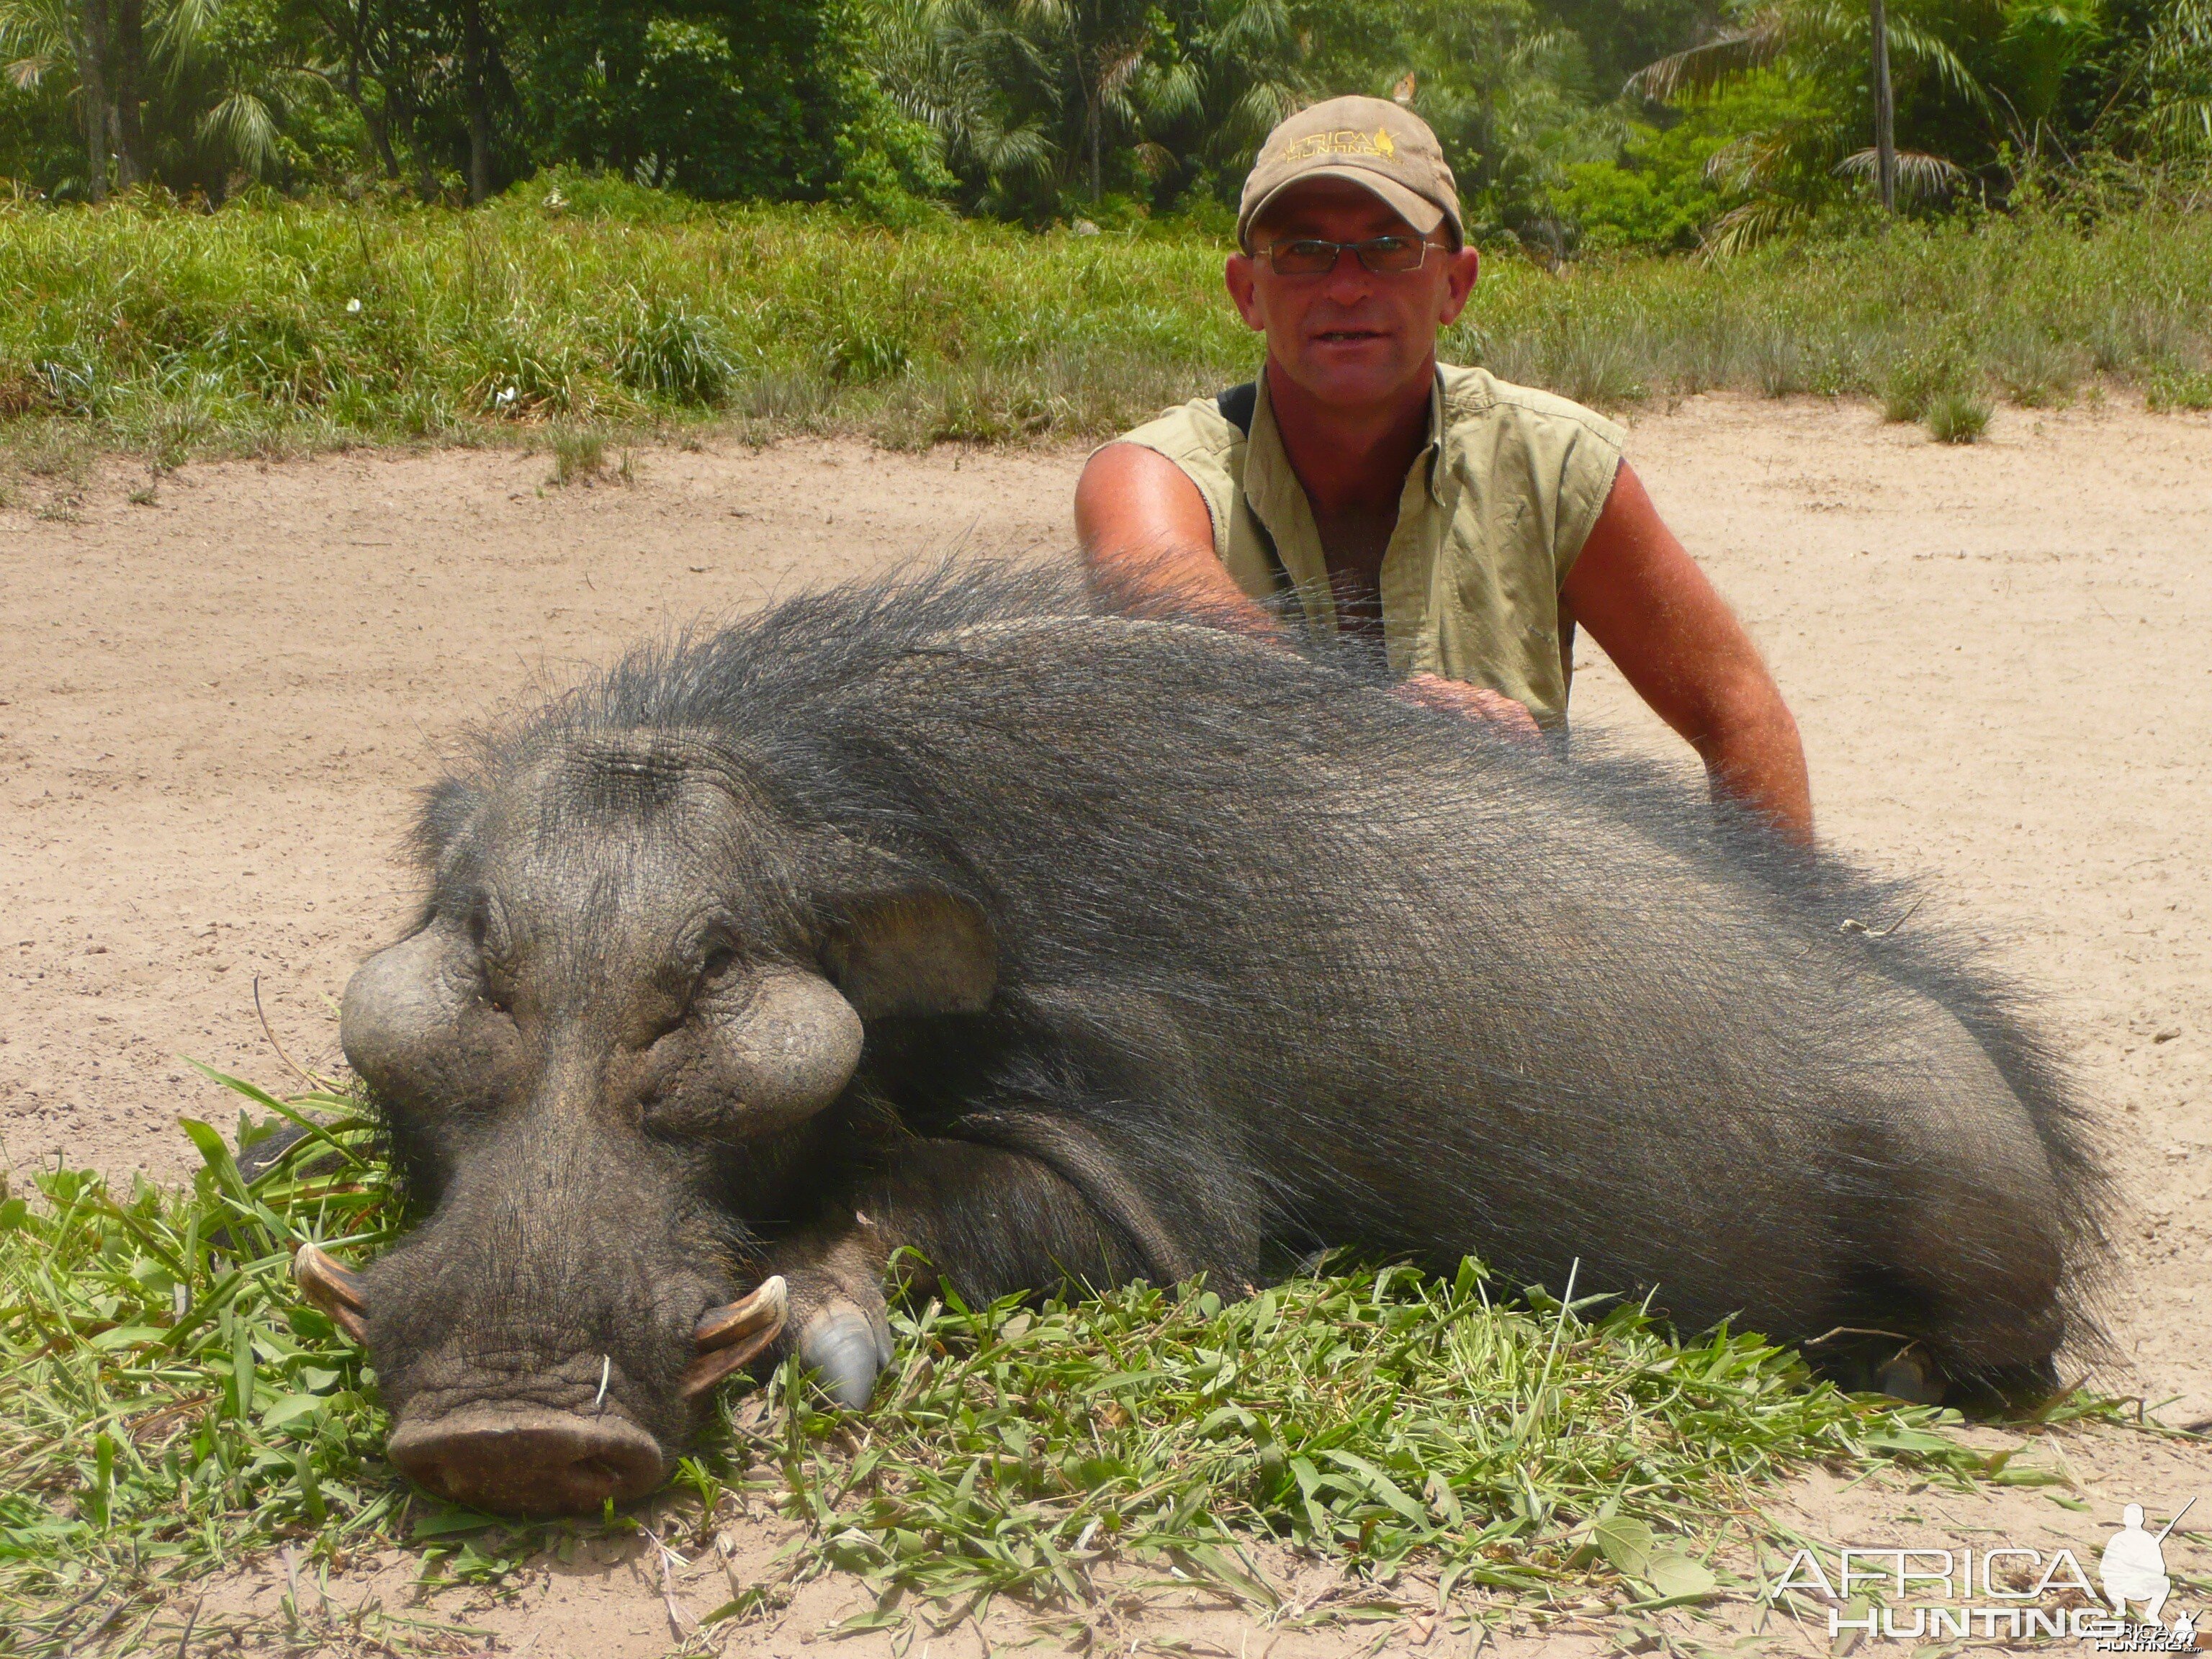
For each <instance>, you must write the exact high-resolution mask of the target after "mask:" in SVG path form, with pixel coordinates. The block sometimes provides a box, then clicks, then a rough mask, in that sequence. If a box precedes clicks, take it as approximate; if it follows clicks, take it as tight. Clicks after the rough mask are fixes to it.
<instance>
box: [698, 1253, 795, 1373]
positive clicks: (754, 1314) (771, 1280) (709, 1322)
mask: <svg viewBox="0 0 2212 1659" xmlns="http://www.w3.org/2000/svg"><path fill="white" fill-rule="evenodd" d="M790 1310H791V1297H790V1294H789V1292H788V1291H787V1290H786V1289H785V1288H784V1283H783V1275H782V1274H781V1273H771V1274H769V1276H768V1277H767V1278H766V1279H763V1280H761V1282H760V1287H759V1288H758V1289H757V1290H756V1291H754V1292H753V1293H752V1294H751V1295H750V1296H748V1297H744V1298H743V1299H742V1300H739V1301H736V1302H732V1303H731V1304H728V1305H727V1306H726V1307H720V1308H709V1309H708V1310H707V1311H706V1312H705V1313H702V1314H701V1315H700V1316H699V1323H698V1325H697V1326H696V1328H694V1329H693V1331H692V1333H691V1340H692V1343H693V1345H694V1346H696V1347H697V1349H698V1350H699V1352H701V1353H712V1352H714V1350H715V1349H717V1348H726V1347H728V1346H730V1345H731V1344H732V1343H733V1342H741V1341H743V1340H744V1339H745V1338H746V1337H749V1336H750V1335H751V1334H753V1333H754V1332H756V1331H758V1330H762V1329H763V1328H765V1329H766V1330H767V1332H768V1334H769V1335H770V1336H774V1335H775V1334H776V1332H778V1331H780V1330H781V1329H782V1328H783V1320H784V1316H785V1315H786V1314H787V1313H788V1312H790Z"/></svg>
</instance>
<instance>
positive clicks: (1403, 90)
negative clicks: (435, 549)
mask: <svg viewBox="0 0 2212 1659" xmlns="http://www.w3.org/2000/svg"><path fill="white" fill-rule="evenodd" d="M1872 11H1873V7H1872V5H1871V4H1870V3H1869V0H1365V3H1361V4H1352V3H1348V0H601V3H584V0H0V180H11V181H13V184H14V187H15V190H16V191H17V192H18V193H19V194H22V193H36V194H38V195H40V196H44V197H49V198H60V199H82V198H91V199H99V198H100V197H104V196H105V195H106V194H107V193H108V192H110V191H116V190H129V189H131V188H132V187H134V186H153V187H157V188H158V189H161V190H163V191H168V192H172V193H174V194H176V195H178V196H179V197H185V198H187V199H191V198H195V197H197V198H204V200H206V201H207V202H210V203H220V202H221V201H222V200H223V199H224V198H226V197H229V196H233V195H235V194H236V193H238V192H239V191H241V190H244V189H246V188H248V187H249V186H252V185H265V186H269V187H273V188H274V189H276V190H278V191H283V192H284V193H287V194H298V193H301V192H305V191H335V192H339V193H343V194H345V195H348V196H351V197H360V196H362V195H363V194H368V193H381V194H384V195H387V196H392V197H412V198H419V199H422V200H425V201H439V202H447V203H460V202H468V203H475V202H480V201H483V200H484V199H486V198H487V197H490V196H493V195H495V194H497V193H499V192H501V191H503V190H505V189H506V188H507V187H508V186H510V185H513V184H514V183H516V182H518V181H520V180H522V179H528V178H532V177H534V176H536V175H538V174H539V173H542V172H544V170H545V169H546V168H548V167H553V166H556V165H562V164H565V165H566V166H568V167H575V168H582V169H585V170H586V171H592V172H598V173H611V174H615V175H619V176H622V177H623V178H624V179H628V180H635V181H636V182H638V183H641V184H644V185H648V186H653V187H665V188H672V189H673V190H675V191H680V192H682V193H683V194H684V195H687V196H690V197H698V198H706V199H728V198H744V199H797V200H817V199H822V198H825V197H826V198H829V199H833V200H842V201H844V202H846V203H848V204H851V205H853V206H854V207H855V208H857V209H859V210H860V211H862V212H863V213H865V214H867V215H869V216H872V217H874V218H876V219H878V220H879V221H882V222H889V223H890V224H893V225H895V226H901V227H909V226H913V225H915V224H918V223H921V222H926V221H927V219H929V218H931V217H934V216H943V215H944V214H945V213H946V212H948V211H958V212H963V213H970V214H981V215H985V216H994V217H1000V218H1005V219H1010V220H1014V221H1018V222H1026V223H1029V224H1031V225H1042V224H1047V223H1050V222H1062V223H1067V224H1078V225H1080V224H1095V225H1098V226H1101V227H1103V228H1107V229H1109V230H1110V229H1115V228H1128V227H1131V226H1133V225H1136V224H1139V223H1140V222H1146V221H1150V220H1153V219H1158V218H1160V217H1164V216H1176V217H1180V218H1183V219H1186V220H1192V221H1195V222H1196V226H1197V228H1215V229H1218V227H1219V226H1220V224H1221V223H1222V222H1223V219H1224V216H1225V214H1226V212H1227V211H1228V209H1227V206H1226V204H1229V203H1231V202H1232V201H1233V199H1234V196H1235V192H1236V190H1237V185H1238V182H1239V181H1240V179H1241V178H1242V176H1243V172H1244V169H1245V167H1247V165H1248V164H1249V158H1250V156H1251V155H1252V152H1253V149H1254V148H1255V145H1256V143H1257V142H1258V140H1259V138H1260V137H1261V135H1262V134H1264V132H1265V131H1267V128H1268V126H1269V125H1271V124H1272V123H1273V122H1274V121H1275V120H1276V119H1278V118H1280V117H1281V116H1282V115H1283V114H1285V112H1288V111H1290V110H1291V109H1293V108H1295V107H1297V106H1299V105H1301V104H1302V103H1304V102H1307V101H1310V100H1313V99H1316V98H1318V97H1322V96H1326V95H1330V94H1336V93H1340V92H1346V91H1364V92H1370V93H1375V94H1383V95H1392V96H1395V97H1398V98H1399V99H1401V100H1404V101H1406V102H1407V103H1409V104H1410V105H1411V106H1413V108H1414V109H1416V110H1417V111H1418V112H1420V113H1421V114H1422V115H1424V116H1425V117H1426V118H1427V119H1428V120H1429V121H1430V122H1431V124H1432V125H1434V126H1435V127H1436V128H1437V131H1438V133H1439V134H1440V135H1441V137H1443V142H1444V144H1445V146H1446V149H1447V151H1448V153H1449V155H1450V157H1451V160H1452V161H1453V164H1454V166H1455V168H1456V169H1457V171H1458V173H1459V177H1460V179H1461V183H1462V191H1463V192H1464V194H1465V196H1466V198H1467V203H1468V217H1469V221H1470V224H1471V225H1472V226H1474V227H1475V228H1476V229H1477V234H1479V235H1480V236H1481V237H1482V238H1483V239H1484V240H1486V241H1489V242H1492V243H1493V244H1495V243H1498V242H1501V241H1506V240H1517V241H1519V242H1521V243H1522V244H1523V245H1525V246H1528V247H1529V248H1531V249H1532V250H1534V251H1536V252H1539V253H1540V254H1541V256H1543V257H1545V258H1559V257H1564V256H1568V255H1571V254H1574V253H1577V252H1583V251H1588V250H1592V249H1600V250H1601V249H1605V248H1608V247H1620V246H1641V247H1650V248H1661V249H1663V248H1674V247H1689V246H1696V245H1698V244H1699V242H1700V241H1704V242H1706V243H1709V244H1717V245H1718V246H1722V247H1723V248H1727V247H1733V246H1741V245H1742V244H1744V243H1747V242H1749V241H1751V240H1758V239H1759V238H1760V237H1761V236H1763V235H1765V234H1769V233H1771V232H1772V231H1774V230H1776V229H1778V228H1785V227H1788V226H1790V225H1791V224H1793V223H1796V222H1800V221H1802V220H1805V219H1808V218H1811V217H1814V216H1820V215H1821V214H1824V213H1829V214H1832V213H1834V212H1837V211H1842V212H1844V213H1846V214H1848V213H1849V212H1850V211H1851V210H1852V209H1853V206H1854V204H1863V200H1864V198H1866V197H1868V196H1869V193H1870V185H1869V173H1871V171H1872V167H1873V163H1872V160H1871V155H1872V152H1871V151H1870V150H1869V145H1870V143H1872V130H1873V129H1872V122H1873V116H1872V107H1873V105H1872V91H1871V82H1870V74H1869V64H1870V61H1871V53H1870V40H1871V17H1872ZM1887 40H1888V51H1889V57H1890V61H1891V63H1892V64H1893V76H1894V82H1895V96H1896V109H1897V117H1896V122H1897V126H1896V131H1897V145H1898V149H1899V188H1900V197H1901V201H1900V205H1901V206H1902V207H1903V208H1904V209H1905V210H1906V211H1910V212H1917V213H1921V214H1923V215H1928V214H1935V213H1942V212H1948V211H1955V210H1958V209H1960V207H1962V206H1964V207H1968V208H1971V209H1973V210H1979V209H1980V208H1982V207H1984V206H1999V207H2002V206H2004V205H2007V204H2010V203H2012V202H2013V201H2015V199H2017V198H2019V197H2021V195H2022V194H2023V192H2025V193H2026V194H2027V195H2028V196H2029V197H2034V196H2036V195H2037V194H2038V193H2039V192H2043V191H2047V190H2048V189H2049V188H2050V187H2051V185H2052V183H2053V181H2054V180H2057V181H2063V180H2065V179H2069V178H2070V177H2073V176H2075V175H2078V174H2079V173H2081V171H2082V170H2083V169H2084V168H2087V169H2088V170H2090V171H2092V172H2093V171H2095V170H2097V169H2099V168H2101V167H2109V166H2112V165H2118V166H2122V167H2142V166H2144V165H2147V164H2148V165H2150V166H2153V167H2166V166H2172V165H2175V164H2179V165H2180V166H2182V167H2197V166H2201V165H2203V164H2204V163H2205V162H2206V161H2208V160H2212V0H1888V4H1887Z"/></svg>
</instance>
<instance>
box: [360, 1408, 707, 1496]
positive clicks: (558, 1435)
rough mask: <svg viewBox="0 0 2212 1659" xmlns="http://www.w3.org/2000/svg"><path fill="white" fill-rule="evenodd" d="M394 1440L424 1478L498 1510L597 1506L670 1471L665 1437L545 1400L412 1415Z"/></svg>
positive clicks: (391, 1448) (402, 1462) (638, 1492)
mask: <svg viewBox="0 0 2212 1659" xmlns="http://www.w3.org/2000/svg"><path fill="white" fill-rule="evenodd" d="M385 1449H386V1453H387V1454H388V1455H390V1457H391V1459H392V1462H393V1463H395V1464H396V1465H398V1468H399V1470H400V1472H401V1473H402V1474H405V1475H406V1476H407V1477H408V1478H409V1479H410V1480H413V1481H415V1482H416V1484H417V1485H419V1486H425V1487H428V1489H429V1490H430V1491H432V1492H436V1493H437V1494H438V1495H439V1496H440V1497H441V1498H452V1499H453V1501H454V1502H455V1503H458V1504H468V1505H470V1506H471V1508H474V1509H479V1510H487V1511H489V1513H491V1514H494V1515H587V1514H592V1515H595V1514H597V1513H598V1512H599V1510H600V1509H601V1508H602V1507H604V1506H605V1504H606V1502H607V1500H608V1499H609V1498H612V1499H613V1500H614V1501H615V1502H616V1503H617V1504H624V1503H628V1502H629V1500H630V1499H631V1498H642V1497H643V1496H645V1494H646V1493H647V1492H651V1491H652V1490H653V1488H654V1487H655V1486H659V1484H660V1482H661V1479H662V1477H663V1475H664V1474H665V1469H664V1468H663V1466H662V1463H661V1459H660V1447H659V1443H658V1442H656V1441H655V1440H654V1439H653V1437H652V1436H651V1435H649V1434H647V1432H646V1431H644V1430H643V1429H641V1428H639V1427H638V1426H637V1425H635V1424H634V1423H630V1422H627V1421H625V1420H624V1419H621V1418H617V1417H611V1416H608V1417H580V1416H578V1415H576V1414H575V1413H572V1412H562V1411H552V1410H548V1409H546V1408H544V1407H523V1408H519V1409H515V1410H511V1411H510V1410H501V1409H500V1408H498V1407H487V1406H472V1407H463V1408H462V1409H461V1410H459V1411H457V1412H453V1413H450V1414H448V1415H447V1416H444V1417H438V1418H432V1419H429V1420H428V1421H427V1422H411V1421H403V1422H402V1423H401V1424H400V1425H399V1426H398V1428H396V1429H394V1430H393V1431H392V1438H391V1440H390V1441H389V1442H388V1443H386V1448H385Z"/></svg>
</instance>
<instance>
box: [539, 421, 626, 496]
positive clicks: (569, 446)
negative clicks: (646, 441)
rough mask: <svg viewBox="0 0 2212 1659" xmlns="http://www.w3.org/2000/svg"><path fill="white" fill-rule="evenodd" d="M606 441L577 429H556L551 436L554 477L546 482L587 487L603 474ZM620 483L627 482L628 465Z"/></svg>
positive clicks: (595, 433) (605, 459)
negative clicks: (585, 485)
mask: <svg viewBox="0 0 2212 1659" xmlns="http://www.w3.org/2000/svg"><path fill="white" fill-rule="evenodd" d="M606 465H607V441H606V439H605V437H604V436H603V435H600V434H599V433H597V432H592V431H588V430H585V429H583V428H576V427H556V428H554V432H553V476H552V477H551V478H550V479H549V480H548V481H547V482H549V483H556V484H571V483H578V482H582V483H592V481H593V480H595V479H597V478H598V477H599V475H600V474H601V473H602V472H603V471H605V469H606ZM628 475H629V461H628V460H627V459H625V460H624V461H623V481H624V482H625V483H627V482H628V481H629V477H628Z"/></svg>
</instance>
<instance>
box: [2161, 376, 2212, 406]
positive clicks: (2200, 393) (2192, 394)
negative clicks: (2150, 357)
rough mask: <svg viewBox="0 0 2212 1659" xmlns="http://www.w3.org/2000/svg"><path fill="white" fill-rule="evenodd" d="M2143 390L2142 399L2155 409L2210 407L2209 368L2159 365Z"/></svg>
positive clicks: (2211, 394)
mask: <svg viewBox="0 0 2212 1659" xmlns="http://www.w3.org/2000/svg"><path fill="white" fill-rule="evenodd" d="M2145 391H2146V398H2145V400H2146V401H2147V402H2148V404H2149V405H2150V406H2151V407H2152V408H2153V409H2155V410H2168V409H2192V410H2194V409H2212V370H2208V369H2185V368H2165V369H2160V371H2159V372H2158V373H2157V374H2154V375H2152V376H2151V377H2150V384H2149V385H2148V387H2147V388H2146V389H2145Z"/></svg>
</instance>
